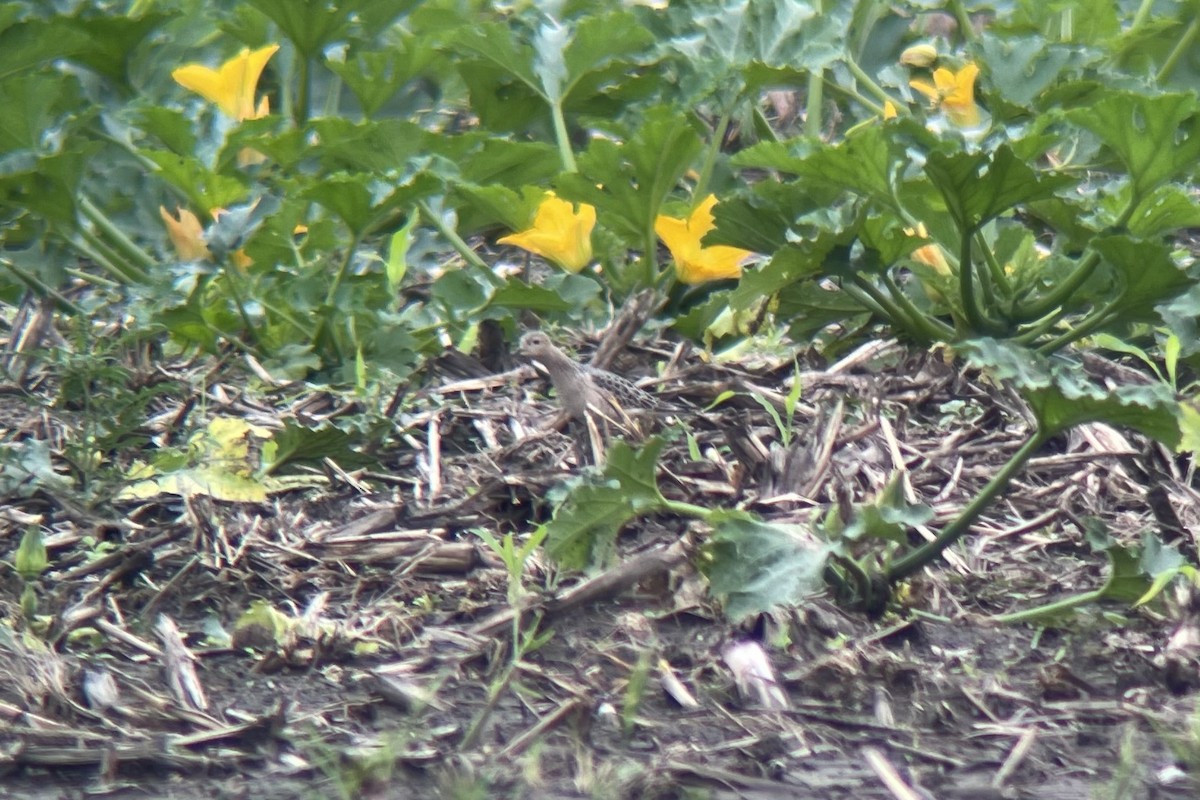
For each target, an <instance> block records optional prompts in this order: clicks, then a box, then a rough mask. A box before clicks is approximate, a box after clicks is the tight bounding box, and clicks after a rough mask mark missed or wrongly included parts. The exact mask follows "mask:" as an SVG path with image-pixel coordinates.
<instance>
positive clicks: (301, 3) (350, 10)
mask: <svg viewBox="0 0 1200 800" xmlns="http://www.w3.org/2000/svg"><path fill="white" fill-rule="evenodd" d="M247 4H248V5H249V6H251V7H253V8H255V9H258V10H259V11H261V12H262V13H263V14H265V15H266V16H267V17H269V18H270V19H271V21H272V22H274V23H275V24H276V25H278V26H279V29H280V30H282V31H283V35H284V36H286V37H287V38H288V39H289V40H290V41H291V42H292V44H294V45H296V49H297V50H299V51H300V54H301V55H302V56H304V57H306V58H312V57H315V56H317V55H318V54H319V52H320V51H321V50H322V49H323V48H324V47H325V46H326V45H327V44H329V43H330V42H333V41H335V40H336V39H339V38H341V37H343V36H344V35H345V34H346V33H347V31H348V29H349V27H350V26H351V25H352V24H353V23H355V22H357V21H360V20H361V21H362V22H363V25H364V27H366V28H368V30H370V31H371V32H372V33H374V32H375V31H378V30H382V29H383V28H384V27H385V26H386V25H387V24H388V23H389V22H391V21H392V20H393V19H395V18H396V17H398V16H400V15H401V14H403V13H405V12H406V11H408V10H409V9H410V8H412V6H413V5H415V4H416V3H415V2H413V0H399V1H398V0H341V2H337V3H329V2H326V0H248V3H247Z"/></svg>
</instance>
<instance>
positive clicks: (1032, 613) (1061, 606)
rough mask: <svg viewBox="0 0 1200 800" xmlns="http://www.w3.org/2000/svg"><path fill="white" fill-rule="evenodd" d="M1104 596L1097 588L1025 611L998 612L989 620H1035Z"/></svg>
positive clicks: (1010, 621) (1002, 621)
mask: <svg viewBox="0 0 1200 800" xmlns="http://www.w3.org/2000/svg"><path fill="white" fill-rule="evenodd" d="M1103 598H1104V590H1103V589H1095V590H1093V591H1090V592H1084V593H1083V594H1077V595H1073V596H1071V597H1064V598H1063V599H1062V600H1055V601H1054V602H1053V603H1046V604H1045V605H1043V606H1038V607H1037V608H1027V609H1025V610H1024V611H1014V612H1012V613H1010V614H997V615H996V616H994V617H988V618H987V620H988V621H989V622H995V623H999V624H1001V625H1014V624H1017V623H1021V622H1034V621H1036V620H1039V619H1043V618H1045V617H1052V616H1055V615H1058V614H1061V613H1062V612H1064V611H1070V610H1071V609H1072V608H1076V607H1078V606H1082V605H1087V604H1088V603H1094V602H1096V601H1097V600H1102V599H1103Z"/></svg>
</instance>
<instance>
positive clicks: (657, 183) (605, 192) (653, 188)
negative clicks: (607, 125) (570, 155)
mask: <svg viewBox="0 0 1200 800" xmlns="http://www.w3.org/2000/svg"><path fill="white" fill-rule="evenodd" d="M700 148H701V141H700V136H699V134H698V133H697V132H696V129H695V126H694V124H693V122H692V121H691V120H690V119H689V118H688V117H687V116H684V115H683V114H681V113H680V112H679V111H677V110H675V109H672V108H667V107H661V106H660V107H657V108H654V109H651V110H650V111H649V112H648V113H647V115H646V121H645V123H644V124H643V125H642V127H641V128H640V129H639V130H638V132H637V133H636V134H635V135H634V136H633V138H632V139H630V140H629V141H628V142H625V143H624V144H617V143H616V142H612V141H609V140H607V139H594V140H593V141H592V143H591V144H590V145H589V146H588V149H587V152H585V153H584V154H583V155H582V156H580V157H579V173H578V174H566V175H562V176H560V177H559V179H558V180H557V181H556V182H555V186H556V188H558V190H559V194H561V195H562V196H563V197H564V198H566V199H568V200H572V201H580V202H585V203H591V204H592V205H593V206H595V207H596V211H597V214H598V216H599V217H600V219H603V220H604V224H605V225H606V226H607V227H608V228H609V229H610V230H612V231H613V232H614V233H616V234H617V235H618V236H620V237H621V238H622V239H623V240H624V241H625V242H626V244H628V245H630V246H631V247H635V248H641V247H644V246H645V245H646V237H647V235H648V234H650V233H652V232H653V231H654V220H655V218H656V217H657V216H658V214H659V211H660V209H661V208H662V204H663V201H664V200H666V198H667V195H669V194H670V193H671V192H672V191H673V190H674V189H675V187H676V186H677V185H678V183H679V179H680V178H682V177H683V174H684V173H685V172H686V171H687V170H688V168H689V167H690V166H691V165H692V162H693V161H695V159H696V158H697V156H699V154H700Z"/></svg>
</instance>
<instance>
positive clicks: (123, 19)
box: [60, 6, 174, 85]
mask: <svg viewBox="0 0 1200 800" xmlns="http://www.w3.org/2000/svg"><path fill="white" fill-rule="evenodd" d="M85 7H86V6H85ZM172 19H174V14H166V13H150V14H143V15H141V16H138V17H131V16H128V15H126V14H112V13H103V12H99V11H97V10H95V9H88V11H87V12H86V13H85V14H82V15H80V16H78V17H75V18H73V19H71V20H70V22H71V24H72V26H73V27H74V28H75V30H76V31H77V32H78V33H77V34H76V35H78V36H80V37H81V39H82V41H83V42H84V43H85V44H83V45H81V46H76V47H74V48H73V52H72V53H71V56H70V58H71V60H72V61H75V62H76V63H79V64H83V65H84V66H86V67H87V68H89V69H92V70H95V71H96V72H98V73H100V74H101V75H104V76H105V77H107V78H109V79H111V80H114V81H118V82H120V83H122V84H125V85H128V84H129V77H128V74H127V73H128V71H129V60H130V58H131V57H132V56H133V55H134V54H135V53H136V52H137V51H138V48H139V47H140V46H141V45H142V43H143V42H144V41H145V39H146V37H147V36H149V35H150V34H151V33H153V32H154V31H155V30H157V29H159V28H161V27H162V26H163V24H164V23H166V22H167V21H169V20H172ZM60 33H64V32H61V31H60Z"/></svg>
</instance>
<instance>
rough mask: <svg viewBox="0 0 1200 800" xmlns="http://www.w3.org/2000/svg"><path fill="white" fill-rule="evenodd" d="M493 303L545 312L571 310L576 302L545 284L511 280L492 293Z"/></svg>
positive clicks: (505, 306)
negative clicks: (532, 284) (561, 295)
mask: <svg viewBox="0 0 1200 800" xmlns="http://www.w3.org/2000/svg"><path fill="white" fill-rule="evenodd" d="M491 305H493V306H500V307H502V308H513V309H528V310H530V311H537V312H538V313H541V314H544V313H547V312H563V311H570V310H572V309H573V308H575V303H574V302H571V301H569V300H566V299H564V298H562V297H560V296H559V294H558V293H557V292H554V291H551V290H550V289H547V288H546V287H544V286H531V285H529V284H527V283H522V282H521V281H509V282H508V283H506V284H504V285H503V286H501V287H500V288H499V289H497V290H496V293H495V294H493V295H492V300H491Z"/></svg>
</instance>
